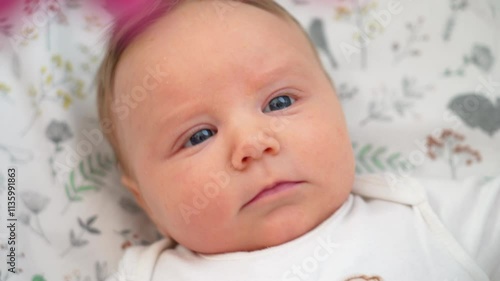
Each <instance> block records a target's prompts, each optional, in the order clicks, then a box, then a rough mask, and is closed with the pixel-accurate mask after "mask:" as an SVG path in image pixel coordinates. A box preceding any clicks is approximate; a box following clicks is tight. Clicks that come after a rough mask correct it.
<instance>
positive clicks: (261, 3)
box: [96, 0, 319, 175]
mask: <svg viewBox="0 0 500 281" xmlns="http://www.w3.org/2000/svg"><path fill="white" fill-rule="evenodd" d="M182 1H186V0H156V1H154V0H152V1H148V5H144V6H143V7H142V8H141V9H140V10H139V11H137V10H134V11H132V13H125V14H123V15H121V16H120V17H117V18H116V20H115V21H114V23H113V25H112V26H111V28H110V30H109V41H108V46H107V50H106V52H105V56H104V59H103V61H102V63H101V66H100V68H99V70H98V72H97V76H96V81H97V106H98V114H99V120H100V125H101V129H102V131H103V133H104V136H105V137H106V139H107V140H108V141H109V143H110V144H111V146H112V148H113V151H114V152H115V154H116V157H117V161H118V164H119V166H120V168H121V169H122V171H123V172H124V173H125V174H127V175H131V171H130V167H129V165H127V163H126V160H125V159H124V157H123V154H122V151H121V150H120V145H119V142H118V139H117V138H116V126H115V120H116V119H115V117H116V116H114V115H113V108H112V103H113V101H114V98H115V93H114V92H113V84H114V78H115V73H116V68H117V65H118V62H119V60H120V57H121V55H122V54H123V52H124V51H125V49H126V48H127V47H128V46H129V45H130V44H131V43H132V41H133V40H134V39H135V38H136V37H137V36H138V35H139V34H141V33H142V32H144V31H145V30H146V29H147V28H148V27H150V26H151V25H152V24H154V23H155V22H156V21H157V20H158V19H160V18H162V17H163V16H165V15H167V14H168V12H169V11H170V10H171V9H172V8H173V7H174V6H175V5H177V4H179V2H182ZM197 1H204V0H197ZM149 2H150V3H149ZM229 2H239V3H244V4H248V5H252V6H254V7H257V8H260V9H262V10H265V11H267V12H270V13H272V14H274V15H277V16H279V17H281V18H283V19H285V20H289V21H291V22H293V23H295V24H296V25H297V26H298V27H299V28H300V30H301V31H302V32H303V33H304V35H305V36H306V37H307V39H308V41H309V43H310V44H311V47H312V49H313V51H314V53H315V54H316V58H317V59H318V61H319V58H318V55H317V53H316V49H315V48H314V45H313V44H312V42H311V41H310V39H309V37H308V35H307V33H306V32H305V31H304V29H303V28H302V27H301V25H300V24H299V22H298V21H297V20H296V19H295V18H294V17H293V16H292V15H291V14H290V13H288V12H287V11H286V10H285V9H284V8H283V7H281V6H280V5H279V4H277V3H276V2H274V1H273V0H214V3H215V4H214V5H234V4H235V3H229ZM219 8H220V7H219Z"/></svg>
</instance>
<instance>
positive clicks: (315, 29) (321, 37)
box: [309, 19, 337, 68]
mask: <svg viewBox="0 0 500 281" xmlns="http://www.w3.org/2000/svg"><path fill="white" fill-rule="evenodd" d="M309 33H310V35H311V39H312V41H313V42H314V44H315V45H316V47H318V49H320V50H321V51H323V52H324V53H325V54H326V55H327V56H328V59H329V60H330V64H331V65H332V67H333V68H337V61H336V60H335V58H334V57H333V54H332V52H331V51H330V47H329V46H328V42H327V40H326V36H325V28H324V26H323V21H322V20H321V19H314V20H313V21H312V23H311V26H310V27H309Z"/></svg>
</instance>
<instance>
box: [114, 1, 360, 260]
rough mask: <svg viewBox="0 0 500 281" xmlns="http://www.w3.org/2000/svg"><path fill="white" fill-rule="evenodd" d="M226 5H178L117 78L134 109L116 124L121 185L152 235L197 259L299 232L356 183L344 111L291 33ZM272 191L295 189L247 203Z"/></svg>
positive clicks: (266, 16)
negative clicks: (123, 171)
mask: <svg viewBox="0 0 500 281" xmlns="http://www.w3.org/2000/svg"><path fill="white" fill-rule="evenodd" d="M221 3H222V4H221ZM224 3H226V2H219V3H216V4H214V1H200V2H187V3H184V4H182V6H180V7H176V8H175V9H174V10H173V11H172V12H171V13H170V14H169V15H168V16H167V17H164V18H162V19H161V20H160V21H158V22H157V23H155V24H154V25H153V26H151V27H150V28H148V30H147V31H146V32H145V33H143V34H141V36H140V37H138V38H137V39H136V40H135V41H134V43H133V44H132V45H131V46H130V47H129V48H128V49H127V50H126V52H125V54H124V56H123V57H122V59H121V60H120V63H119V65H118V70H117V76H116V80H115V81H116V83H115V91H116V95H117V99H118V100H121V99H127V98H128V99H130V101H128V102H130V108H129V109H130V111H129V112H128V113H127V114H123V116H122V117H121V118H120V120H119V123H118V139H119V140H120V143H121V145H122V151H123V152H124V153H125V159H126V160H127V162H128V163H129V164H130V165H129V166H130V167H131V170H132V173H133V175H131V176H130V177H128V176H124V178H123V182H124V184H125V185H127V186H128V187H129V188H130V189H131V190H132V191H133V193H134V194H135V195H136V197H137V199H138V202H139V203H140V204H141V205H142V206H143V208H144V209H145V210H146V211H147V212H148V214H149V215H150V217H151V218H152V219H153V221H154V222H155V223H156V225H157V226H158V228H159V229H160V231H162V232H163V233H164V234H166V235H170V236H171V237H172V238H173V239H175V240H176V241H177V242H179V243H180V244H182V245H183V246H185V247H187V248H189V249H191V250H193V251H196V252H200V253H205V254H213V253H223V252H233V251H249V250H257V249H262V248H265V247H270V246H275V245H279V244H282V243H285V242H287V241H290V240H292V239H294V238H297V237H298V236H301V235H303V234H305V233H306V232H308V231H309V230H311V229H312V228H314V227H316V226H317V225H318V224H319V223H321V222H322V221H323V220H325V219H326V218H327V217H329V216H330V215H332V214H333V213H334V212H335V211H336V210H337V209H338V208H339V207H340V206H341V205H342V203H343V202H344V201H345V200H346V198H347V196H348V194H349V192H350V190H351V186H352V181H353V176H354V160H353V154H352V149H351V143H350V140H349V137H348V133H347V130H346V125H345V121H344V117H343V113H342V110H341V107H340V105H339V102H338V100H337V98H336V95H335V92H334V90H333V88H332V86H331V84H330V83H329V80H328V78H327V77H326V76H325V74H324V73H323V71H322V68H321V66H320V64H319V62H318V61H317V60H316V58H315V55H314V53H313V50H312V48H311V47H310V45H308V41H307V39H306V38H305V37H304V35H303V34H302V33H301V32H300V30H299V29H298V27H297V26H295V25H294V24H293V23H291V22H288V21H286V20H284V19H282V18H280V17H278V16H276V15H274V14H271V13H269V12H266V11H263V10H260V9H258V8H255V7H252V6H249V5H246V4H229V3H228V4H224ZM220 5H226V6H224V7H223V8H226V9H221V7H220ZM157 70H159V71H160V73H156V75H152V74H151V73H154V72H155V71H157ZM140 89H145V90H147V95H146V96H145V97H140V95H138V94H137V93H136V92H137V91H139V90H140ZM134 95H136V97H138V98H135V100H134ZM125 102H127V101H123V103H125ZM123 103H122V105H123ZM277 181H287V182H294V183H295V184H290V185H282V186H281V187H285V189H283V190H281V191H279V192H276V193H272V194H267V196H260V198H259V199H258V200H252V199H255V197H256V195H257V194H259V193H260V192H261V191H262V190H263V189H264V188H265V187H266V186H268V185H270V184H273V183H275V182H277ZM275 191H277V190H275ZM250 201H251V202H250Z"/></svg>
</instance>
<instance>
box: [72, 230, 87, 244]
mask: <svg viewBox="0 0 500 281" xmlns="http://www.w3.org/2000/svg"><path fill="white" fill-rule="evenodd" d="M80 236H81V235H80ZM69 240H70V242H71V245H72V246H74V247H82V246H85V245H87V243H89V241H88V240H85V239H81V238H77V237H76V236H75V232H74V231H73V229H72V230H71V231H70V233H69Z"/></svg>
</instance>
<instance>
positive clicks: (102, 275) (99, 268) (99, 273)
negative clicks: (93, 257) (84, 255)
mask: <svg viewBox="0 0 500 281" xmlns="http://www.w3.org/2000/svg"><path fill="white" fill-rule="evenodd" d="M95 275H96V279H97V281H104V280H106V279H107V278H108V277H109V276H110V273H109V271H108V263H107V262H105V261H104V262H102V263H100V262H99V261H96V263H95Z"/></svg>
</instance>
